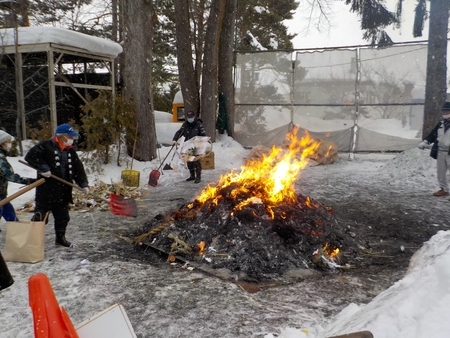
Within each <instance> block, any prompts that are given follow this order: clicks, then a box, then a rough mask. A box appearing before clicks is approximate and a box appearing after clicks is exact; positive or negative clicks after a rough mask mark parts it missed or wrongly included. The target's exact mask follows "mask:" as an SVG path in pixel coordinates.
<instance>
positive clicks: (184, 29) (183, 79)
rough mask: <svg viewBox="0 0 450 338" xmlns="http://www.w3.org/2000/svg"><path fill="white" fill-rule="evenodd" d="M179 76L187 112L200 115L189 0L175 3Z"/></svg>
mask: <svg viewBox="0 0 450 338" xmlns="http://www.w3.org/2000/svg"><path fill="white" fill-rule="evenodd" d="M174 9H175V35H176V47H177V60H178V74H179V79H180V86H181V92H182V94H183V102H184V109H185V111H188V110H193V111H195V112H197V113H200V100H199V88H198V82H197V81H196V77H195V71H194V65H193V63H192V49H191V33H190V32H191V29H190V26H189V4H188V0H176V1H174Z"/></svg>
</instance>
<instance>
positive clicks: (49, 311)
mask: <svg viewBox="0 0 450 338" xmlns="http://www.w3.org/2000/svg"><path fill="white" fill-rule="evenodd" d="M28 294H29V301H30V307H31V311H32V312H33V322H34V337H35V338H79V337H78V334H77V331H76V330H75V327H74V326H73V324H72V321H71V320H70V318H69V316H68V314H67V312H66V310H65V309H64V307H61V308H60V307H59V305H58V301H57V300H56V297H55V294H54V293H53V289H52V286H51V285H50V280H49V279H48V277H47V276H46V275H45V274H43V273H38V274H35V275H33V276H31V277H30V279H29V280H28Z"/></svg>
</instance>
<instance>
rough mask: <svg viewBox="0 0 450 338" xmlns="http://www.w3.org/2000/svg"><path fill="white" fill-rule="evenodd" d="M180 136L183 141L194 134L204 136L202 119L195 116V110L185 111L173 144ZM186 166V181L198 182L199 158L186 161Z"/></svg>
mask: <svg viewBox="0 0 450 338" xmlns="http://www.w3.org/2000/svg"><path fill="white" fill-rule="evenodd" d="M182 136H184V140H185V141H187V140H189V139H191V138H193V137H195V136H206V131H205V127H204V126H203V121H202V120H201V119H199V118H197V117H196V114H195V112H193V111H192V110H190V111H188V112H187V113H186V121H185V122H184V123H183V124H182V126H181V128H180V129H179V130H178V131H177V132H176V133H175V135H174V136H173V144H174V145H176V144H178V140H179V139H180V138H181V137H182ZM187 166H188V169H189V173H190V176H189V177H188V178H187V179H186V181H194V183H200V181H201V178H202V164H201V162H200V160H197V161H190V162H187Z"/></svg>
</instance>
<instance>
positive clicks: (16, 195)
mask: <svg viewBox="0 0 450 338" xmlns="http://www.w3.org/2000/svg"><path fill="white" fill-rule="evenodd" d="M44 182H45V178H41V179H39V180H37V181H36V182H34V183H31V184H29V185H27V186H26V187H24V188H22V189H20V190H19V191H17V192H15V193H14V194H12V195H10V196H8V197H6V198H4V199H2V200H1V201H0V207H2V206H4V205H5V204H6V203H8V202H10V201H12V200H13V199H15V198H16V197H19V196H20V195H22V194H25V193H26V192H27V191H30V190H31V189H34V188H36V187H37V186H38V185H41V184H42V183H44Z"/></svg>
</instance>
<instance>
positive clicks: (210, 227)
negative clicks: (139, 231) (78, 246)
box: [135, 190, 357, 282]
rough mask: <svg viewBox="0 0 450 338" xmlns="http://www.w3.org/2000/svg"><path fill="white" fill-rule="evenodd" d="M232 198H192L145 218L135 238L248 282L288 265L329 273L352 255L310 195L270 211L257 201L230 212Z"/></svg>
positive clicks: (350, 245)
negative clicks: (162, 213) (216, 201)
mask: <svg viewBox="0 0 450 338" xmlns="http://www.w3.org/2000/svg"><path fill="white" fill-rule="evenodd" d="M230 191H231V190H230ZM238 202H239V200H233V199H230V198H224V200H223V201H222V203H220V204H218V205H214V203H211V201H209V202H206V203H200V202H199V201H198V200H196V201H194V202H193V203H191V204H188V205H186V206H183V207H181V208H180V209H178V210H175V211H173V212H171V213H169V214H168V215H166V217H164V218H163V219H161V218H159V217H156V218H155V219H153V220H152V221H151V222H148V223H147V224H145V228H144V229H148V230H149V231H148V232H147V233H145V234H144V235H141V236H138V237H136V238H135V240H136V241H137V242H139V243H142V244H144V245H148V246H151V247H152V248H155V249H159V250H161V251H162V252H164V253H167V254H168V257H169V260H170V257H172V258H175V257H182V258H183V260H184V261H189V262H195V263H197V264H202V265H206V266H208V267H209V268H212V269H227V270H228V271H229V272H230V274H231V275H237V276H239V279H243V280H250V281H254V282H261V281H265V280H268V279H273V278H278V277H282V276H283V275H284V274H285V273H286V272H288V271H289V270H292V269H312V268H313V269H320V270H330V271H334V270H336V269H339V268H345V267H346V266H348V265H349V264H351V262H352V260H353V259H354V258H355V256H356V253H357V246H356V244H355V243H354V241H353V239H352V238H351V237H350V236H348V235H347V234H345V233H344V232H343V231H342V230H341V229H340V225H339V224H338V222H337V221H336V220H335V219H334V217H333V210H332V208H330V207H328V206H326V205H324V204H322V203H319V202H317V201H314V200H313V199H311V198H310V197H305V196H303V195H300V194H297V195H296V197H295V201H294V202H293V203H289V204H288V203H281V204H279V205H277V206H275V207H272V208H271V210H270V213H268V210H267V206H266V205H265V204H264V203H262V202H260V201H255V202H254V203H253V204H251V205H247V206H245V207H244V208H242V209H241V210H235V211H234V212H230V210H233V209H234V207H235V205H236V203H238ZM272 217H273V218H272ZM158 230H161V231H158ZM150 233H152V234H154V235H148V236H147V234H150Z"/></svg>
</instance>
